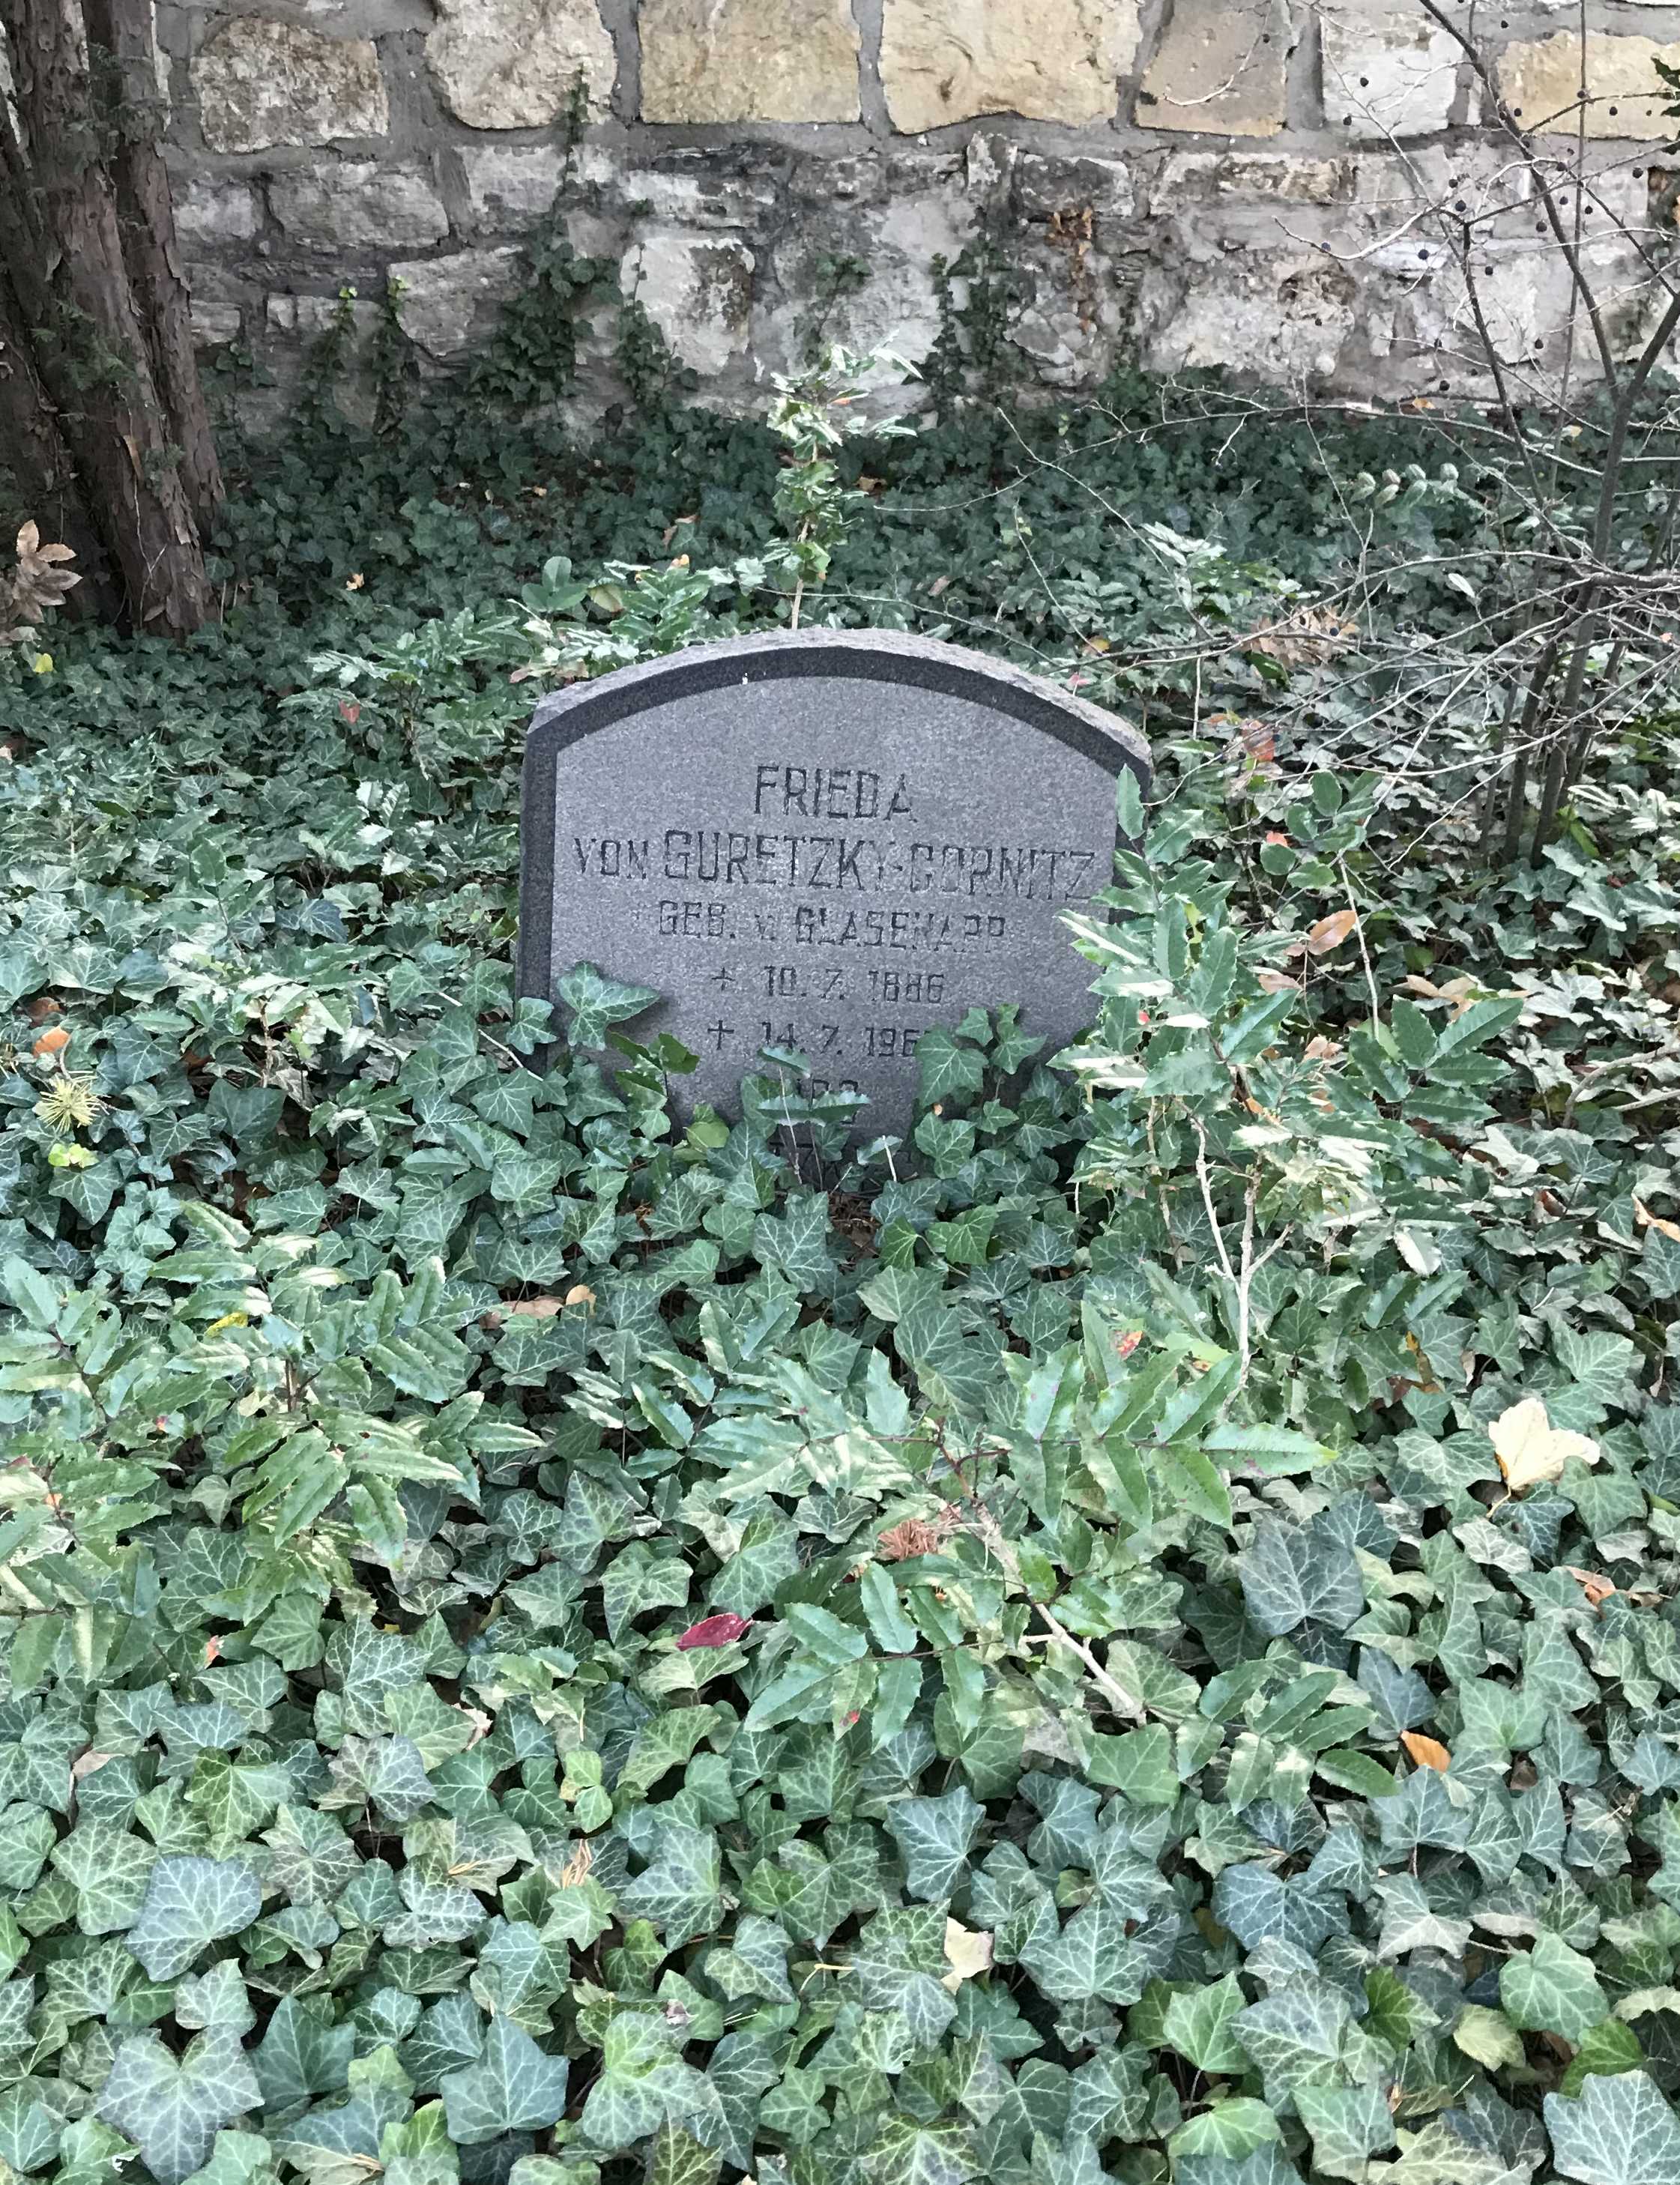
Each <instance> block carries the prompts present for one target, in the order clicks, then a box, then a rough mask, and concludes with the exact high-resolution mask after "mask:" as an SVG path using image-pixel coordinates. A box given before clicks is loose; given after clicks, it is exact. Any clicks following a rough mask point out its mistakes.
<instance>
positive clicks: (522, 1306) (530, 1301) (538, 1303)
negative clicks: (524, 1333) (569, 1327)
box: [507, 1297, 566, 1320]
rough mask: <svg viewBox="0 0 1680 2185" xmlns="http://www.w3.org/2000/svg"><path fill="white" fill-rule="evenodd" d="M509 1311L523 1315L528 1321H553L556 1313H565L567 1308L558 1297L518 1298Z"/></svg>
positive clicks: (509, 1307)
mask: <svg viewBox="0 0 1680 2185" xmlns="http://www.w3.org/2000/svg"><path fill="white" fill-rule="evenodd" d="M507 1310H509V1311H510V1312H521V1313H523V1314H524V1316H525V1317H526V1318H527V1320H552V1319H553V1317H554V1316H555V1313H557V1312H564V1311H565V1310H566V1307H565V1305H564V1304H563V1303H562V1302H561V1299H559V1298H557V1297H539V1298H516V1299H514V1301H513V1302H512V1303H511V1305H509V1306H508V1308H507Z"/></svg>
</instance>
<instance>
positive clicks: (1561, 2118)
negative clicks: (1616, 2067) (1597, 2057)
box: [1544, 2071, 1680, 2185]
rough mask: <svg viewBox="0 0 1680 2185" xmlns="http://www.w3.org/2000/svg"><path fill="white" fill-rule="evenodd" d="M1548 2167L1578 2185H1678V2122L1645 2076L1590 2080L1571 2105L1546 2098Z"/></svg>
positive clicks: (1636, 2073) (1556, 2096) (1629, 2074)
mask: <svg viewBox="0 0 1680 2185" xmlns="http://www.w3.org/2000/svg"><path fill="white" fill-rule="evenodd" d="M1544 2109H1545V2115H1546V2130H1547V2131H1548V2132H1549V2134H1550V2135H1551V2142H1552V2161H1553V2163H1554V2165H1555V2166H1556V2168H1557V2169H1558V2170H1559V2171H1561V2173H1562V2174H1563V2176H1564V2177H1575V2178H1578V2179H1579V2180H1580V2181H1581V2185H1680V2120H1677V2118H1676V2116H1675V2115H1674V2112H1673V2110H1672V2109H1670V2107H1669V2106H1668V2104H1667V2103H1666V2101H1665V2100H1664V2099H1663V2098H1662V2095H1661V2094H1660V2093H1659V2091H1658V2090H1657V2087H1656V2085H1655V2082H1654V2081H1653V2080H1651V2079H1650V2078H1649V2077H1648V2076H1646V2074H1645V2073H1644V2071H1623V2072H1621V2073H1619V2074H1618V2075H1617V2076H1615V2077H1613V2078H1606V2077H1593V2078H1589V2079H1588V2081H1587V2082H1586V2084H1585V2086H1583V2087H1582V2089H1581V2093H1580V2094H1579V2096H1578V2098H1576V2099H1573V2100H1571V2099H1570V2098H1568V2097H1567V2096H1566V2095H1563V2094H1548V2095H1547V2096H1546V2098H1545V2103H1544Z"/></svg>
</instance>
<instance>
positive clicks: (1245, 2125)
mask: <svg viewBox="0 0 1680 2185" xmlns="http://www.w3.org/2000/svg"><path fill="white" fill-rule="evenodd" d="M1277 2138H1281V2132H1279V2129H1278V2122H1277V2119H1276V2118H1275V2116H1274V2115H1272V2113H1271V2111H1270V2110H1269V2109H1268V2108H1267V2107H1266V2105H1265V2104H1264V2102H1258V2101H1254V2100H1253V2099H1251V2098H1249V2097H1247V2096H1246V2095H1238V2096H1236V2098H1233V2099H1231V2100H1230V2101H1224V2102H1215V2103H1214V2105H1213V2107H1212V2108H1211V2109H1209V2110H1203V2112H1202V2114H1201V2115H1200V2116H1194V2117H1192V2118H1191V2120H1190V2121H1189V2122H1188V2123H1187V2124H1182V2125H1180V2126H1179V2128H1178V2130H1177V2131H1176V2132H1175V2133H1174V2134H1173V2136H1172V2138H1170V2139H1169V2141H1168V2142H1167V2152H1168V2153H1169V2154H1170V2155H1171V2156H1172V2157H1173V2159H1174V2160H1175V2161H1176V2162H1182V2161H1185V2160H1186V2159H1188V2158H1189V2157H1191V2156H1193V2155H1221V2156H1223V2157H1224V2158H1225V2160H1227V2161H1229V2162H1241V2161H1242V2158H1243V2157H1244V2155H1247V2154H1253V2151H1254V2149H1256V2148H1257V2147H1264V2145H1265V2144H1266V2143H1267V2141H1268V2140H1273V2139H1277Z"/></svg>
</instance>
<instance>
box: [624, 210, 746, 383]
mask: <svg viewBox="0 0 1680 2185" xmlns="http://www.w3.org/2000/svg"><path fill="white" fill-rule="evenodd" d="M755 263H756V261H755V260H754V258H753V254H752V253H751V251H750V250H749V249H747V247H746V245H745V243H738V242H736V241H734V239H733V238H732V237H724V236H718V235H690V234H686V233H684V232H683V231H682V230H681V229H678V228H659V229H656V230H655V231H654V232H653V233H652V234H651V235H649V236H646V237H644V239H643V240H642V241H641V242H639V243H637V244H636V246H635V248H634V249H633V250H631V251H629V252H628V254H626V256H625V259H624V263H623V266H622V274H621V278H622V285H623V289H624V293H625V294H626V295H627V296H633V297H634V298H635V299H636V300H637V302H638V303H639V304H640V305H641V306H642V308H643V309H644V310H645V311H646V313H647V315H648V316H649V317H650V319H651V320H652V321H653V322H654V324H655V325H656V327H658V328H659V330H660V332H661V333H662V334H663V335H664V337H665V338H666V340H667V342H669V343H670V344H671V346H672V348H673V349H674V350H675V351H676V353H677V355H678V356H679V357H680V358H681V359H682V360H683V362H684V364H687V365H692V366H693V367H694V368H695V371H696V372H722V371H723V369H724V368H725V366H728V364H729V363H730V362H731V361H732V360H733V359H734V358H735V357H738V356H740V355H741V354H742V352H743V351H744V350H745V348H746V345H747V334H748V329H749V327H750V325H751V317H752V276H753V269H754V265H755Z"/></svg>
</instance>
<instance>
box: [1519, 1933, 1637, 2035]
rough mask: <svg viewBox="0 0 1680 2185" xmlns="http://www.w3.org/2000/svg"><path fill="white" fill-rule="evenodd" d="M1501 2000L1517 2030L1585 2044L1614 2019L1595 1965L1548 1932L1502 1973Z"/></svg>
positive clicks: (1535, 1939) (1538, 1938) (1520, 1954)
mask: <svg viewBox="0 0 1680 2185" xmlns="http://www.w3.org/2000/svg"><path fill="white" fill-rule="evenodd" d="M1499 2001H1500V2003H1501V2004H1502V2005H1503V2006H1504V2013H1505V2015H1506V2017H1507V2018H1509V2019H1510V2022H1511V2024H1512V2025H1513V2026H1521V2027H1524V2028H1527V2029H1528V2030H1530V2031H1534V2032H1537V2033H1556V2034H1560V2035H1561V2036H1562V2037H1563V2038H1564V2039H1565V2040H1566V2041H1569V2042H1578V2041H1581V2040H1582V2039H1583V2038H1584V2037H1585V2036H1586V2035H1587V2034H1588V2033H1589V2032H1590V2031H1592V2029H1593V2027H1594V2026H1597V2025H1598V2024H1599V2022H1600V2021H1601V2020H1603V2019H1604V2018H1605V2017H1606V2016H1607V2015H1608V2014H1609V2009H1610V2006H1609V2004H1608V2003H1606V2001H1605V1992H1604V1990H1603V1989H1602V1988H1601V1987H1599V1982H1598V1977H1597V1975H1596V1974H1595V1973H1594V1972H1593V1961H1592V1959H1590V1958H1583V1957H1582V1956H1581V1955H1580V1953H1578V1952H1577V1951H1575V1950H1571V1948H1570V1947H1569V1945H1568V1943H1567V1942H1563V1941H1561V1940H1560V1938H1559V1937H1558V1936H1556V1935H1553V1934H1549V1933H1546V1932H1544V1931H1542V1932H1541V1933H1540V1934H1538V1935H1537V1936H1535V1938H1534V1946H1533V1948H1532V1949H1531V1950H1527V1951H1525V1952H1521V1953H1518V1954H1517V1955H1516V1956H1515V1957H1512V1958H1507V1959H1506V1960H1505V1962H1504V1964H1503V1965H1502V1966H1501V1967H1500V1969H1499Z"/></svg>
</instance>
